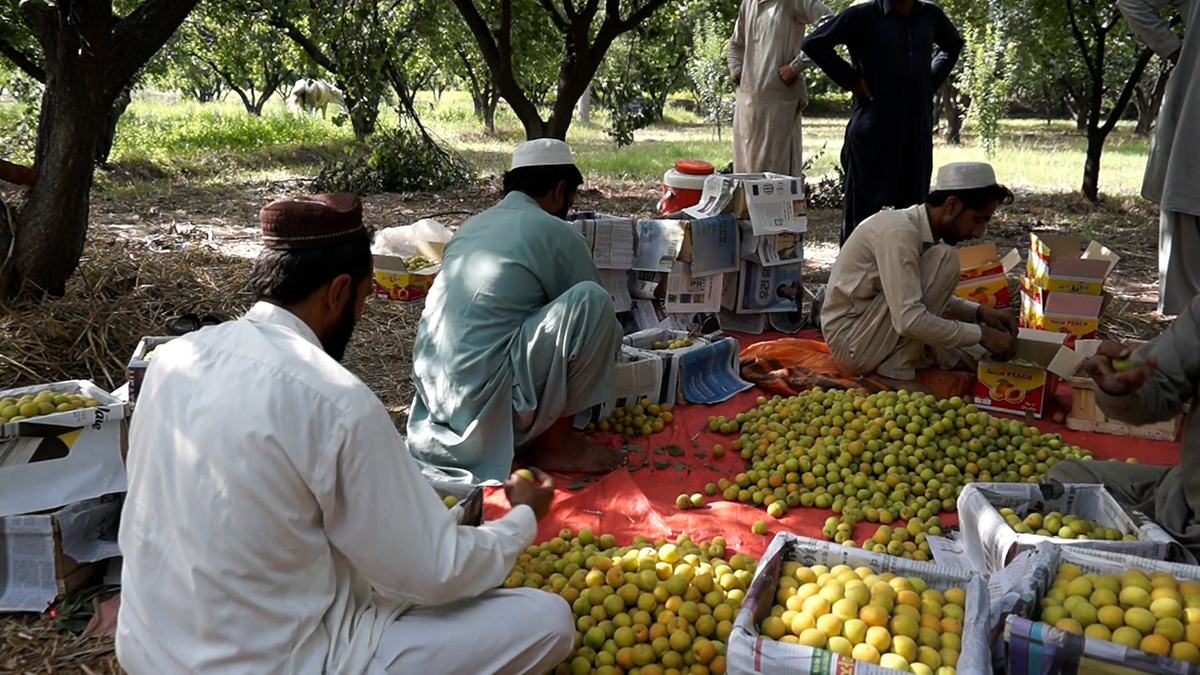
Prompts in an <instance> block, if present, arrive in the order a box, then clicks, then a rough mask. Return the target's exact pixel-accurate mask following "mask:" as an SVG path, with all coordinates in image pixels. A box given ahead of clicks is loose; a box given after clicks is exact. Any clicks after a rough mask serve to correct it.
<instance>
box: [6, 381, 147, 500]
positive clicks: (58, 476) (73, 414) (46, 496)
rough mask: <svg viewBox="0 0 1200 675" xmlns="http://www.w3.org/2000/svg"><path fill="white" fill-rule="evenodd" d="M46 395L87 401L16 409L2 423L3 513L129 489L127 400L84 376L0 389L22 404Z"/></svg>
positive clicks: (20, 406) (23, 405) (43, 397)
mask: <svg viewBox="0 0 1200 675" xmlns="http://www.w3.org/2000/svg"><path fill="white" fill-rule="evenodd" d="M41 392H51V393H50V394H42V393H41ZM47 395H48V396H51V397H52V398H51V399H49V400H56V399H57V398H59V397H68V398H67V400H70V399H69V397H79V398H82V399H86V401H87V402H88V404H87V407H82V408H76V409H73V410H64V411H61V412H53V413H49V414H44V415H37V416H34V417H27V416H21V415H18V416H17V418H16V419H15V421H12V419H10V421H8V422H7V423H6V424H3V425H0V516H8V515H16V514H23V513H36V512H40V511H47V510H50V509H54V508H58V507H61V506H66V505H67V504H71V503H74V502H78V501H81V500H84V499H90V498H92V497H99V496H101V495H106V494H111V493H114V492H123V491H124V490H125V487H126V478H125V466H124V463H123V462H122V461H121V434H122V422H123V420H124V419H125V415H126V407H125V403H124V402H123V401H121V400H119V399H117V398H116V397H114V396H113V395H112V394H109V393H108V392H106V391H104V390H103V389H101V388H99V387H97V386H96V385H95V384H93V383H91V382H88V381H86V380H69V381H64V382H54V383H50V384H44V385H35V386H30V387H19V388H16V389H10V390H7V391H3V392H0V401H3V402H8V401H9V400H12V401H14V402H16V403H20V405H19V406H17V407H18V408H24V407H25V406H26V405H29V403H28V401H31V400H32V401H39V400H41V401H45V400H47V399H46V398H45V396H47ZM39 396H41V397H42V398H40V399H39V398H38V397H39ZM55 405H62V404H61V403H57V404H55ZM4 407H5V408H9V407H11V406H4ZM29 412H32V410H29ZM7 417H8V416H7V415H6V418H7ZM22 417H25V418H24V419H21V418H22Z"/></svg>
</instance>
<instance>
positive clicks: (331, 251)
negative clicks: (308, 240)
mask: <svg viewBox="0 0 1200 675" xmlns="http://www.w3.org/2000/svg"><path fill="white" fill-rule="evenodd" d="M372 268H373V262H372V259H371V239H370V237H362V238H360V239H357V240H355V241H352V242H349V243H346V244H340V245H338V246H327V247H320V248H304V249H292V250H276V249H270V248H268V249H263V252H262V253H260V254H258V258H257V259H256V260H255V261H254V271H253V272H251V273H250V285H251V287H252V288H253V289H254V298H255V300H270V301H272V302H276V303H278V304H281V305H294V304H296V303H298V302H303V301H304V300H305V299H307V298H308V296H310V295H312V294H313V291H315V290H317V289H318V288H320V287H322V286H324V285H325V284H327V283H330V282H331V281H333V280H334V279H336V278H337V277H339V276H341V275H343V274H349V275H350V280H351V281H352V283H353V285H354V286H355V287H357V286H358V284H360V283H362V280H363V279H366V278H367V277H368V276H370V275H371V270H372Z"/></svg>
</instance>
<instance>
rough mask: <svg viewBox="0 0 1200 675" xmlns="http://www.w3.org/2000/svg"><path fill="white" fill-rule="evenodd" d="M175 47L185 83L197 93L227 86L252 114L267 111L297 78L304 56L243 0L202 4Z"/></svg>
mask: <svg viewBox="0 0 1200 675" xmlns="http://www.w3.org/2000/svg"><path fill="white" fill-rule="evenodd" d="M170 49H171V56H172V59H171V61H172V63H171V66H170V68H171V70H172V71H176V72H179V74H180V75H182V77H181V78H180V79H182V80H183V82H181V83H180V84H181V85H182V86H181V88H185V89H192V90H194V91H196V92H197V94H198V95H197V96H196V98H197V99H200V98H202V97H205V96H211V95H213V94H215V93H216V92H220V91H221V90H225V89H227V90H229V91H232V92H233V93H235V94H237V96H238V98H239V99H241V101H242V106H243V107H245V109H246V112H249V113H250V114H252V115H261V114H262V111H263V106H265V105H266V104H267V101H269V100H270V99H271V96H273V95H274V94H275V92H277V91H279V88H280V87H282V86H284V85H290V84H291V82H290V80H291V79H292V78H293V77H294V75H295V68H296V67H297V66H298V61H299V59H298V57H297V56H296V54H295V50H294V49H293V48H292V46H291V45H290V44H289V42H288V40H286V38H284V37H283V34H282V32H281V31H279V30H278V29H276V28H273V27H271V26H270V25H269V24H268V23H266V22H264V21H261V20H258V17H257V16H256V15H255V13H254V7H253V6H252V5H250V4H248V3H246V2H241V1H239V0H219V1H218V0H211V1H210V2H208V3H205V4H203V5H201V6H200V7H199V8H197V10H196V11H195V12H193V13H192V15H191V16H189V17H188V20H187V21H186V22H184V24H183V26H182V27H181V28H180V30H179V34H178V35H177V36H176V39H175V40H174V41H173V44H172V45H170ZM176 62H177V63H176ZM194 71H199V73H195V72H194ZM205 71H207V72H205ZM196 75H200V77H196ZM214 82H215V83H219V84H217V85H216V86H215V87H214V86H213V85H214Z"/></svg>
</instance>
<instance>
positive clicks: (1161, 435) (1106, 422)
mask: <svg viewBox="0 0 1200 675" xmlns="http://www.w3.org/2000/svg"><path fill="white" fill-rule="evenodd" d="M1068 382H1069V383H1070V385H1071V411H1070V413H1068V415H1067V428H1069V429H1074V430H1075V431H1091V432H1095V433H1100V434H1112V435H1114V436H1128V437H1131V438H1147V439H1150V440H1155V441H1174V440H1175V439H1176V438H1177V437H1178V436H1179V422H1180V420H1181V418H1182V416H1178V417H1175V418H1174V419H1171V420H1167V421H1165V422H1158V423H1155V424H1146V425H1142V426H1134V425H1132V424H1126V423H1125V422H1120V421H1118V420H1114V419H1112V418H1110V417H1108V416H1107V415H1105V414H1104V412H1103V411H1101V410H1100V407H1099V406H1098V405H1096V390H1095V383H1093V382H1092V380H1091V378H1087V377H1073V378H1071V379H1069V380H1068Z"/></svg>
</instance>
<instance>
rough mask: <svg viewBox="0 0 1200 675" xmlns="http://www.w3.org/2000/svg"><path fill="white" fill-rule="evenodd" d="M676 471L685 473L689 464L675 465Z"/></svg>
mask: <svg viewBox="0 0 1200 675" xmlns="http://www.w3.org/2000/svg"><path fill="white" fill-rule="evenodd" d="M674 469H675V470H676V471H684V470H686V469H687V464H675V465H674Z"/></svg>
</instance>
